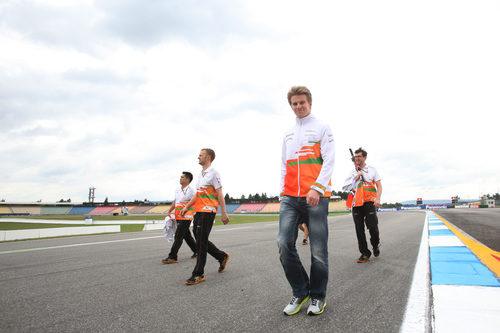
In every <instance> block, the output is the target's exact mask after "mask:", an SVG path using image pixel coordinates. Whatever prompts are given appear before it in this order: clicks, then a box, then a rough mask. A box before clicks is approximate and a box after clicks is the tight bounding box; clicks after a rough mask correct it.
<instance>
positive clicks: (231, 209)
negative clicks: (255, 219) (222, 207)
mask: <svg viewBox="0 0 500 333" xmlns="http://www.w3.org/2000/svg"><path fill="white" fill-rule="evenodd" d="M239 206H241V204H226V212H227V213H228V214H230V213H234V211H235V210H236V209H238V207H239Z"/></svg>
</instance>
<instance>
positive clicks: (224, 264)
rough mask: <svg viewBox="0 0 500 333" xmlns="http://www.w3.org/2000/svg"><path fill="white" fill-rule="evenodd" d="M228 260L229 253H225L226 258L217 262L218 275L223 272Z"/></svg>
mask: <svg viewBox="0 0 500 333" xmlns="http://www.w3.org/2000/svg"><path fill="white" fill-rule="evenodd" d="M228 260H229V253H226V257H225V258H224V259H222V260H221V261H219V263H220V266H219V273H222V272H224V270H225V269H226V265H227V262H228Z"/></svg>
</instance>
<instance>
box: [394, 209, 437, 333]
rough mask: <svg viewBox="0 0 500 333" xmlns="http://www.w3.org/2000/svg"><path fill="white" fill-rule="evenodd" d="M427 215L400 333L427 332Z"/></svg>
mask: <svg viewBox="0 0 500 333" xmlns="http://www.w3.org/2000/svg"><path fill="white" fill-rule="evenodd" d="M427 224H428V215H427V214H426V217H425V221H424V228H423V230H422V239H421V240H420V249H419V250H418V256H417V262H416V264H415V270H414V272H413V279H412V283H411V287H410V293H409V294H408V302H407V303H406V311H405V315H404V319H403V323H402V325H401V328H400V330H399V332H400V333H407V332H408V333H410V332H411V333H413V332H429V331H430V323H429V319H428V318H429V317H428V316H429V315H428V314H429V312H430V286H429V280H430V277H429V274H430V273H429V245H428V225H427Z"/></svg>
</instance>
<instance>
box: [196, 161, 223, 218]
mask: <svg viewBox="0 0 500 333" xmlns="http://www.w3.org/2000/svg"><path fill="white" fill-rule="evenodd" d="M221 187H222V184H221V181H220V175H219V173H218V172H217V171H216V170H215V169H214V168H212V167H209V168H208V169H206V170H205V171H202V172H201V174H200V176H199V177H198V181H197V183H196V201H195V203H194V210H195V212H206V213H217V208H218V206H219V197H218V196H217V191H216V190H217V189H219V188H221Z"/></svg>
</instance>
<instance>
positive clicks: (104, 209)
mask: <svg viewBox="0 0 500 333" xmlns="http://www.w3.org/2000/svg"><path fill="white" fill-rule="evenodd" d="M115 208H116V206H101V207H96V208H95V209H94V210H92V211H90V212H89V213H88V214H89V215H105V214H109V213H111V212H112V211H113V210H115Z"/></svg>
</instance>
